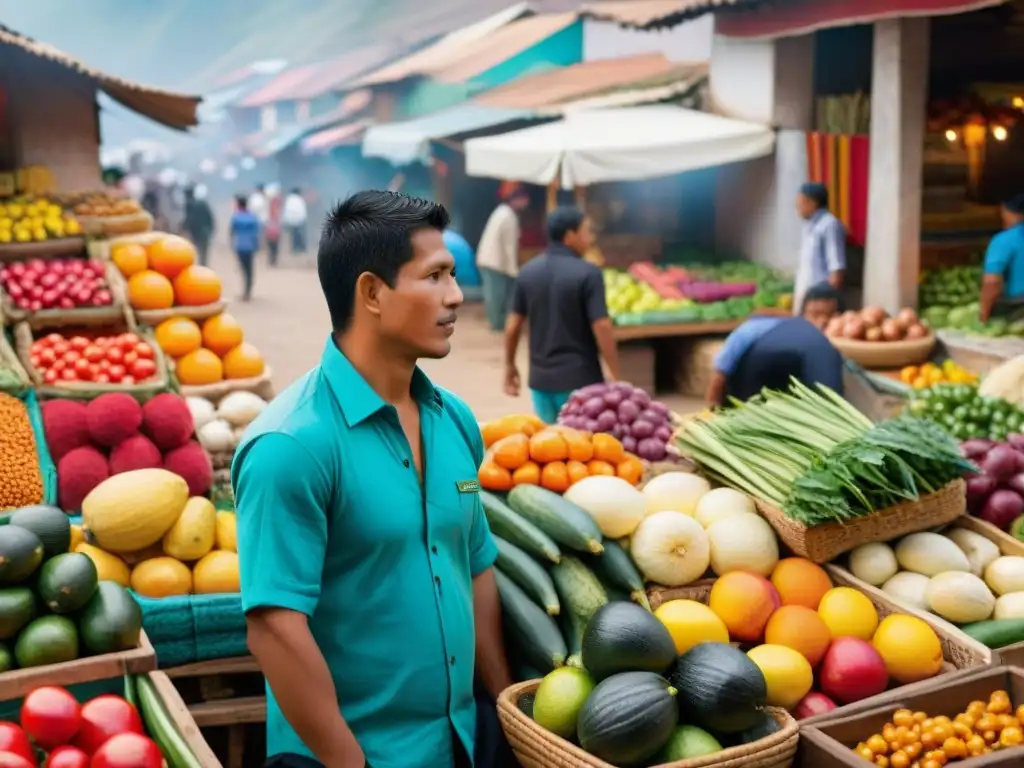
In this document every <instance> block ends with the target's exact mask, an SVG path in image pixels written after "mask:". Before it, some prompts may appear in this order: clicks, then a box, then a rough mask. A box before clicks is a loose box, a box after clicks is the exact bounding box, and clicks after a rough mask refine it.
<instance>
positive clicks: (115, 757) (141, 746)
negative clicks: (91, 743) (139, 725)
mask: <svg viewBox="0 0 1024 768" xmlns="http://www.w3.org/2000/svg"><path fill="white" fill-rule="evenodd" d="M163 764H164V756H163V753H162V752H161V751H160V747H158V746H157V745H156V743H155V742H153V741H152V740H151V739H148V738H146V737H145V736H142V735H141V734H138V733H121V734H118V735H117V736H113V737H111V738H110V739H108V740H107V741H106V742H104V744H103V746H101V747H100V748H99V749H98V750H96V752H95V753H94V754H93V756H92V762H91V763H90V764H89V765H90V768H162V766H163Z"/></svg>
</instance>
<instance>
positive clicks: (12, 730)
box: [0, 720, 36, 766]
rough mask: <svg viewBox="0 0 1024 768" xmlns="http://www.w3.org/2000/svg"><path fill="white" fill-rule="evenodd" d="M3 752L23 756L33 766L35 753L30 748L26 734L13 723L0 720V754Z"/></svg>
mask: <svg viewBox="0 0 1024 768" xmlns="http://www.w3.org/2000/svg"><path fill="white" fill-rule="evenodd" d="M5 753H9V754H13V755H18V756H19V757H23V758H25V759H26V760H28V761H29V763H30V764H31V765H33V766H34V765H35V764H36V754H35V752H34V751H33V750H32V744H31V742H29V740H28V734H27V733H25V731H23V730H22V729H21V727H20V726H18V725H16V724H15V723H11V722H8V721H6V720H0V754H5ZM0 765H3V763H0Z"/></svg>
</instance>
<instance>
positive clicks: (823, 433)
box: [676, 380, 973, 526]
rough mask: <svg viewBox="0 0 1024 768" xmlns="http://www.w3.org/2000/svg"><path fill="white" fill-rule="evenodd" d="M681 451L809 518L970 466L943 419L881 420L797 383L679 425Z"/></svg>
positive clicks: (863, 508) (940, 479) (867, 504)
mask: <svg viewBox="0 0 1024 768" xmlns="http://www.w3.org/2000/svg"><path fill="white" fill-rule="evenodd" d="M676 439H677V444H678V446H679V449H680V451H681V452H682V453H684V454H686V455H689V456H691V457H692V458H693V459H694V460H695V461H697V462H698V463H699V464H700V465H701V467H702V468H703V470H704V471H705V472H706V473H707V474H708V475H709V476H711V477H713V478H714V479H716V480H718V481H720V482H721V483H722V484H723V485H728V486H731V487H734V488H738V489H740V490H742V491H744V492H746V493H748V494H750V495H751V496H754V497H756V498H759V499H763V500H764V501H767V502H770V503H772V504H774V505H776V506H777V507H779V508H780V509H782V510H783V511H784V512H785V514H786V515H787V516H788V517H790V518H791V519H793V520H795V521H797V522H800V523H802V524H804V525H807V526H814V525H820V524H822V523H827V522H832V521H843V520H849V519H851V518H854V517H859V516H863V515H868V514H871V513H872V512H874V511H875V510H879V509H885V508H887V507H890V506H893V505H894V504H897V503H900V502H903V501H912V500H916V499H919V498H920V497H922V496H925V495H927V494H929V493H933V492H935V491H937V490H939V489H940V488H942V487H943V486H944V485H946V484H947V483H949V482H952V481H953V480H955V479H957V478H958V477H959V476H960V475H961V474H963V473H964V472H967V471H970V470H971V469H972V468H973V466H972V465H971V464H970V463H969V462H968V461H966V460H965V459H964V458H963V457H962V456H961V455H960V452H959V449H958V447H957V445H956V443H955V442H954V441H953V439H952V438H951V437H950V436H949V435H948V434H946V432H944V431H943V430H942V428H941V427H939V426H938V425H936V424H933V423H932V422H930V421H927V420H924V419H917V418H913V417H910V416H899V417H896V418H894V419H889V420H887V421H883V422H881V423H879V424H877V425H874V424H872V423H871V421H870V420H869V419H868V418H867V417H866V416H864V415H863V414H861V413H860V412H859V411H858V410H856V409H855V408H854V407H853V406H852V405H850V404H849V403H847V402H846V401H845V400H843V399H842V398H841V397H840V396H839V395H837V394H836V393H835V392H833V391H832V390H830V389H828V388H827V387H819V388H818V391H817V392H815V391H813V390H811V389H809V388H808V387H806V386H804V385H803V384H801V383H799V382H797V381H795V380H794V381H793V383H792V386H791V388H790V391H789V392H788V393H784V392H773V391H765V392H764V393H763V396H762V397H759V398H753V399H751V400H750V401H748V402H746V403H740V402H736V403H735V407H734V408H732V409H730V410H725V411H721V412H719V413H716V414H715V415H714V416H713V417H712V418H710V419H706V420H705V419H692V420H689V421H687V422H685V423H684V425H683V426H682V427H681V429H680V430H679V432H678V433H677V438H676Z"/></svg>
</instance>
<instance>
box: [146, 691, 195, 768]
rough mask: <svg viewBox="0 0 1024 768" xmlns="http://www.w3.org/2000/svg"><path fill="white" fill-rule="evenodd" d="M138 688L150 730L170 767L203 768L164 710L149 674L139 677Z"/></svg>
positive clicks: (147, 729)
mask: <svg viewBox="0 0 1024 768" xmlns="http://www.w3.org/2000/svg"><path fill="white" fill-rule="evenodd" d="M135 687H136V695H137V696H138V697H139V704H140V707H139V709H140V713H141V715H142V721H143V722H144V723H145V724H146V731H147V732H148V733H149V735H150V736H152V738H153V741H155V742H156V745H157V746H158V747H160V751H161V752H163V753H164V758H165V759H166V760H167V766H168V768H203V766H202V765H201V764H200V762H199V758H198V757H196V756H195V754H194V753H193V752H192V749H191V748H190V747H189V745H188V743H187V742H186V741H185V738H184V737H183V736H182V735H181V733H179V732H178V727H177V726H176V725H175V724H174V721H173V720H171V715H170V713H168V711H167V709H166V708H165V707H164V704H163V701H161V699H160V694H159V693H157V690H156V686H155V685H153V681H152V680H150V679H149V675H139V676H138V677H136V678H135Z"/></svg>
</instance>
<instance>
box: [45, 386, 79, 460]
mask: <svg viewBox="0 0 1024 768" xmlns="http://www.w3.org/2000/svg"><path fill="white" fill-rule="evenodd" d="M40 410H41V411H42V414H43V432H44V433H45V435H46V445H47V447H48V448H49V449H50V458H51V459H53V461H54V462H55V463H56V462H59V461H60V460H61V459H63V458H64V457H65V456H66V455H67V454H68V453H70V452H71V451H73V450H75V448H83V447H85V446H87V445H92V438H91V437H89V425H88V423H87V421H86V416H85V411H86V409H85V403H80V402H78V401H77V400H47V401H46V402H44V403H43V404H42V406H41V407H40Z"/></svg>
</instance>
